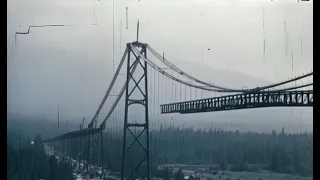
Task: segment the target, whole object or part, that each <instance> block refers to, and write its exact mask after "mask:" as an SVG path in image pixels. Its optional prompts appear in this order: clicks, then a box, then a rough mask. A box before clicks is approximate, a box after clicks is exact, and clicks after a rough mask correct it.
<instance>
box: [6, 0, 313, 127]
mask: <svg viewBox="0 0 320 180" xmlns="http://www.w3.org/2000/svg"><path fill="white" fill-rule="evenodd" d="M126 7H128V15H129V18H128V20H127V21H128V29H126ZM115 9H116V11H115V18H114V23H115V32H114V38H115V50H114V51H115V56H114V59H115V62H114V63H115V66H116V65H117V64H118V63H119V60H120V57H121V56H122V53H123V52H124V49H125V44H126V43H127V42H132V41H135V40H136V23H137V19H138V18H139V19H140V37H139V40H140V41H142V42H145V43H148V44H149V45H150V46H152V47H153V48H154V49H155V50H157V51H158V52H159V53H160V54H162V53H163V52H164V54H165V57H166V58H167V59H168V60H170V61H171V62H172V63H174V64H177V65H178V66H179V67H181V68H182V69H186V70H188V71H187V72H189V73H191V74H192V75H194V76H197V77H199V78H202V79H204V80H207V81H214V82H215V83H219V84H218V85H222V86H229V87H232V88H241V87H242V86H248V87H252V86H258V85H264V84H265V83H269V82H277V81H281V80H286V79H288V78H290V77H292V74H293V75H294V76H296V75H301V74H303V73H307V72H311V71H313V4H312V1H311V2H300V3H297V1H296V0H281V1H280V0H274V1H267V0H141V1H140V2H138V1H134V0H115ZM7 14H8V27H7V28H8V31H7V32H8V35H7V38H8V40H7V46H8V67H7V68H8V82H7V85H8V102H7V103H8V111H9V112H21V113H27V112H28V113H39V114H41V113H42V114H46V115H47V116H50V117H52V118H55V117H56V110H57V104H58V103H59V104H60V105H61V107H62V108H64V109H63V110H62V115H63V116H66V118H69V119H73V118H76V119H78V118H79V121H80V119H81V117H83V116H86V117H87V118H91V117H92V116H93V114H94V112H95V110H96V109H97V107H98V105H99V103H100V102H101V99H102V97H103V95H104V93H105V91H106V89H107V87H108V85H109V83H110V81H111V78H112V75H113V68H112V64H113V60H112V40H113V34H112V29H113V28H112V22H113V19H112V1H111V0H107V1H106V0H100V1H93V0H54V1H52V0H41V1H40V0H26V1H17V0H11V1H8V11H7ZM263 17H264V18H263ZM263 19H264V28H263ZM48 24H65V25H67V24H68V25H77V26H74V27H48V28H34V29H31V31H30V34H29V35H18V36H16V39H15V32H26V31H27V30H28V26H30V25H48ZM92 24H97V25H92ZM285 29H287V30H286V31H287V43H286V33H285ZM264 39H265V58H263V42H264ZM301 39H302V43H301ZM301 45H302V46H301ZM209 49H210V50H209ZM286 49H287V54H286ZM301 51H302V52H303V53H301ZM292 56H293V65H292ZM202 63H203V64H202ZM202 66H204V67H205V69H204V70H203V69H202ZM292 67H293V69H292ZM123 72H124V70H123ZM229 76H230V77H229ZM120 78H122V80H123V79H124V77H120ZM153 78H157V76H155V77H153ZM234 78H237V79H236V80H235V79H234ZM235 81H236V82H235ZM311 81H312V79H310V78H309V79H308V80H306V81H304V82H311ZM299 83H300V84H302V83H303V82H299ZM121 86H122V85H121V83H117V90H119V89H120V87H121ZM160 86H161V85H160ZM159 91H160V90H159ZM207 95H208V96H210V95H212V94H207ZM154 96H158V95H157V94H155V95H154ZM187 99H188V98H187ZM168 100H170V98H169V99H168ZM171 100H172V98H171ZM182 100H183V99H182ZM159 103H166V102H159ZM157 108H158V106H157ZM106 111H107V110H105V112H106ZM259 111H260V110H257V111H256V112H257V113H260V112H259ZM263 111H266V113H267V114H268V112H269V113H270V112H274V111H273V110H269V109H268V110H263ZM277 111H278V110H277ZM300 111H302V110H300V108H299V109H298V110H297V111H296V114H297V116H299V117H300ZM40 112H41V113H40ZM245 112H246V111H242V112H240V111H237V112H233V113H229V114H234V116H233V117H236V116H238V115H240V114H241V117H243V118H244V119H246V118H247V116H248V115H247V114H248V113H245ZM279 112H280V111H279ZM281 112H284V113H283V114H285V115H284V116H287V115H288V113H289V112H290V114H291V109H290V108H288V109H286V110H283V111H281ZM237 113H238V114H237ZM303 113H304V116H305V119H304V121H305V122H307V123H308V124H310V123H311V124H312V114H310V113H312V109H311V108H308V109H307V110H306V109H304V110H303ZM249 114H250V113H249ZM275 114H277V113H275ZM278 114H279V115H275V117H273V118H282V116H281V113H278ZM211 115H212V113H209V115H204V116H206V118H209V116H211ZM207 116H208V117H207ZM226 116H227V115H226ZM162 117H163V118H167V117H164V116H162ZM290 117H291V115H290ZM221 118H222V119H223V118H224V115H221ZM229 118H231V117H229ZM268 118H270V117H268Z"/></svg>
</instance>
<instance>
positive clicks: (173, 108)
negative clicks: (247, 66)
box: [160, 90, 313, 114]
mask: <svg viewBox="0 0 320 180" xmlns="http://www.w3.org/2000/svg"><path fill="white" fill-rule="evenodd" d="M295 106H301V107H305V106H313V90H306V91H279V92H261V93H247V94H236V95H229V96H222V97H214V98H209V99H199V100H194V101H186V102H178V103H172V104H163V105H160V107H161V113H163V114H164V113H181V114H183V113H198V112H209V111H226V110H236V109H249V108H261V107H295Z"/></svg>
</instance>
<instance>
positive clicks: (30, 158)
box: [7, 127, 313, 179]
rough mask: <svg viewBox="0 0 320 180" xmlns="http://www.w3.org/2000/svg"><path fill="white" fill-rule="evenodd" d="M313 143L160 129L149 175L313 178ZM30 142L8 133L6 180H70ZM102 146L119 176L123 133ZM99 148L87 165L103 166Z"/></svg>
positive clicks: (153, 139) (154, 135)
mask: <svg viewBox="0 0 320 180" xmlns="http://www.w3.org/2000/svg"><path fill="white" fill-rule="evenodd" d="M133 133H135V131H133ZM136 133H137V134H138V133H139V132H136ZM128 134H129V133H128ZM144 138H145V136H142V137H141V138H140V141H141V142H143V141H144V140H145V139H144ZM127 139H128V140H129V141H131V142H132V141H133V140H134V138H132V137H131V135H130V134H129V135H128V137H127ZM312 139H313V137H312V134H311V133H306V132H305V133H302V134H299V133H295V134H288V133H286V132H285V131H284V129H282V131H281V132H276V131H275V130H272V132H271V133H256V132H239V131H224V130H222V129H211V130H209V131H203V130H194V129H193V128H185V129H179V128H174V127H166V128H163V127H161V128H160V129H159V130H157V131H152V132H150V151H151V152H150V158H151V165H152V167H151V171H152V174H153V175H156V174H157V170H156V169H157V166H158V165H163V164H195V165H199V164H204V165H218V167H219V169H220V170H225V169H229V170H233V171H257V170H259V169H261V168H263V169H268V170H272V171H274V172H282V173H289V174H299V175H303V176H310V175H312V153H313V152H312V142H313V141H312ZM30 141H31V139H27V138H26V137H24V136H22V135H20V136H18V135H17V134H14V133H8V144H7V148H8V149H7V151H8V154H7V157H8V162H7V165H8V168H7V170H8V175H11V176H12V177H16V178H17V176H18V177H19V178H18V179H25V178H20V177H24V176H30V177H33V176H34V175H35V174H37V175H38V177H43V176H45V177H47V179H50V178H49V177H50V172H51V174H52V172H58V173H57V174H59V175H62V174H68V173H67V172H62V171H65V168H63V165H60V166H58V165H56V164H57V162H56V160H54V159H52V158H51V160H50V157H46V156H45V154H44V152H42V151H41V153H39V152H37V151H36V150H35V149H34V148H32V146H31V145H30ZM103 141H104V148H103V152H104V153H103V154H104V155H103V156H104V166H105V167H107V168H108V169H109V170H113V171H116V172H120V171H121V162H122V161H121V159H122V133H121V132H119V131H115V130H114V131H113V132H111V131H108V129H107V130H106V131H105V133H104V137H103ZM98 142H99V141H98ZM129 144H130V143H128V144H127V145H129ZM143 144H144V143H143ZM99 145H100V144H99V143H97V147H96V148H95V152H96V153H95V154H94V155H93V156H92V161H91V162H93V163H97V164H100V165H101V158H102V157H101V154H100V152H99V151H100V147H99ZM144 145H145V144H144ZM22 146H23V147H22ZM80 149H81V148H79V146H78V147H74V149H72V150H71V151H70V152H72V154H73V155H72V156H73V157H74V158H79V150H80ZM140 152H142V151H141V149H139V146H133V150H132V152H130V154H128V158H127V161H126V164H125V166H126V167H127V169H130V168H133V167H134V166H132V164H135V163H137V162H138V161H140V160H141V158H142V157H143V154H141V153H140ZM82 154H83V153H82ZM35 159H36V160H35ZM49 162H51V163H49ZM30 164H31V165H30ZM32 164H33V165H32ZM255 165H256V166H255ZM34 167H38V168H40V170H39V169H38V168H34ZM33 169H35V170H33ZM41 169H42V170H41ZM142 169H143V168H142ZM39 173H40V174H39ZM141 173H142V174H145V173H146V172H143V171H142V172H141ZM25 174H29V175H25ZM11 176H10V177H11ZM68 176H69V174H68ZM8 177H9V176H8ZM52 178H57V177H52ZM29 179H30V178H29ZM31 179H32V178H31ZM59 179H63V177H59Z"/></svg>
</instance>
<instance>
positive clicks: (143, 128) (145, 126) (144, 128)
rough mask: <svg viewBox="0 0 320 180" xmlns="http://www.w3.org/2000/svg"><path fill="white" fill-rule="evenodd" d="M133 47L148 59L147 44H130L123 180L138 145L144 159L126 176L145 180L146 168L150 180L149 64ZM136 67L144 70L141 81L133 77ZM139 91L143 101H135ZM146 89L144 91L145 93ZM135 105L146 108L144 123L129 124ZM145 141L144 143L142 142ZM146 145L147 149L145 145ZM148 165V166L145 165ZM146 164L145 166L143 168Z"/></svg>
mask: <svg viewBox="0 0 320 180" xmlns="http://www.w3.org/2000/svg"><path fill="white" fill-rule="evenodd" d="M131 45H132V46H134V47H135V48H137V49H140V52H141V54H142V55H143V56H144V57H145V58H147V47H146V44H142V43H139V42H138V41H137V42H133V43H128V44H127V48H128V55H127V78H126V79H127V81H126V94H125V117H124V127H123V149H122V167H121V180H124V177H125V173H126V172H127V171H128V170H129V168H128V169H127V167H126V163H127V159H128V154H129V153H128V151H129V150H130V149H133V148H132V146H133V145H134V144H138V147H139V149H140V151H142V153H143V158H142V159H141V161H140V162H139V163H138V164H137V165H136V166H135V167H133V168H131V169H130V170H129V174H128V175H126V177H127V179H128V180H131V179H136V177H137V176H140V177H141V178H142V179H145V177H143V175H142V174H141V173H140V172H141V171H140V170H142V167H144V168H146V169H143V171H144V172H147V180H150V161H149V114H148V76H147V67H148V66H147V62H145V61H143V60H141V59H140V56H139V55H136V54H135V53H134V52H133V51H132V48H131ZM130 55H134V57H135V58H133V59H132V60H131V57H130ZM135 66H140V67H141V68H142V71H143V73H142V77H141V78H140V79H138V80H137V79H135V78H134V77H133V74H134V71H133V72H131V70H132V69H134V68H135ZM130 80H132V81H133V83H134V85H133V88H132V89H131V90H130V89H129V82H130ZM141 82H144V83H143V84H144V87H143V88H141V87H140V86H139V84H140V83H141ZM136 89H138V92H139V94H141V95H142V96H143V98H142V99H133V98H132V93H133V92H134V90H136ZM143 89H144V91H143ZM133 104H139V105H142V106H143V108H144V121H143V123H141V124H140V123H131V124H130V123H128V119H129V117H128V111H129V106H130V105H133ZM132 128H138V129H139V132H140V133H138V135H137V134H134V133H133V132H132V130H131V129H132ZM128 132H129V134H128V135H130V134H131V135H132V136H133V138H134V141H133V142H132V143H131V144H130V145H128V144H127V142H128V139H127V133H128ZM142 136H144V137H145V138H142V139H143V140H139V137H142ZM142 141H144V142H142ZM144 144H146V147H145V145H144ZM145 163H146V164H145ZM143 164H145V165H144V166H142V165H143Z"/></svg>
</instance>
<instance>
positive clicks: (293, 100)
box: [43, 41, 313, 180]
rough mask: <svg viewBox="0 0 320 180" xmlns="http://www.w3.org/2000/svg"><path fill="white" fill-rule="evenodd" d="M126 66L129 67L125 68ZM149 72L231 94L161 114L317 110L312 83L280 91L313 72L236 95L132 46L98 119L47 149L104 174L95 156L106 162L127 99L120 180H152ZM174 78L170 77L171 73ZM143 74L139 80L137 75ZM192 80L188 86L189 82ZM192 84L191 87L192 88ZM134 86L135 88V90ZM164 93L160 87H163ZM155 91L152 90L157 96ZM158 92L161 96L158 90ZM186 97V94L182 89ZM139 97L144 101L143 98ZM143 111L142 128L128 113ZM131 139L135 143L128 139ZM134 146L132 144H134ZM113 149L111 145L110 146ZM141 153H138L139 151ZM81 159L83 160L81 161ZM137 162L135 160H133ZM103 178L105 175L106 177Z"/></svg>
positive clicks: (141, 45)
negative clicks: (111, 131)
mask: <svg viewBox="0 0 320 180" xmlns="http://www.w3.org/2000/svg"><path fill="white" fill-rule="evenodd" d="M149 53H151V55H152V56H154V57H156V61H157V63H156V62H154V61H152V60H151V59H150V58H149V57H148V55H149ZM125 62H126V63H125ZM158 64H161V65H165V66H166V68H161V66H160V65H158ZM122 67H125V69H126V73H125V76H126V78H125V82H124V84H123V85H122V88H121V89H120V91H119V92H118V94H117V95H116V98H115V100H114V102H113V104H112V106H111V107H110V108H109V111H108V113H106V116H105V117H104V119H103V120H102V122H101V123H100V125H99V126H98V124H97V121H98V116H99V114H104V113H101V110H102V108H103V106H104V105H105V103H106V100H107V99H108V98H109V97H111V96H114V95H111V92H112V88H113V87H114V85H115V83H116V81H117V80H118V77H119V74H120V71H121V68H122ZM148 68H151V69H153V70H154V71H156V72H158V73H160V74H161V75H163V76H164V77H165V78H167V79H171V80H172V81H173V82H175V83H177V84H180V85H185V86H188V87H190V88H194V89H200V90H201V91H207V92H220V93H228V95H224V96H220V97H213V98H204V99H196V100H191V101H181V102H174V103H168V104H161V105H160V107H159V108H160V112H161V113H162V114H168V113H180V114H188V113H204V112H214V111H230V110H240V109H252V108H268V107H312V106H313V90H312V89H309V90H301V89H302V88H306V87H310V86H312V85H313V83H309V84H303V85H299V86H294V87H291V88H278V87H280V86H282V85H284V84H289V83H292V82H295V81H298V80H301V79H304V78H307V77H310V76H312V75H313V72H311V73H308V74H305V75H301V76H298V77H295V78H292V79H289V80H286V81H282V82H278V83H274V84H270V85H266V86H260V87H254V88H248V89H234V88H228V87H223V86H218V85H214V84H212V83H208V82H205V81H202V80H200V79H198V78H196V77H194V76H192V75H190V74H188V73H187V72H185V71H183V70H181V69H179V68H178V67H177V66H176V65H174V64H172V63H171V62H170V61H168V60H167V59H166V58H165V57H164V56H162V55H160V54H159V53H157V51H155V50H154V49H153V48H152V47H151V46H149V45H148V44H145V43H141V42H138V41H136V42H132V43H128V44H127V45H126V50H125V52H124V54H123V56H122V59H121V60H120V63H119V65H118V68H117V70H116V71H115V74H114V76H113V79H112V81H111V83H110V85H109V87H108V89H107V92H106V93H105V95H104V97H103V99H102V101H101V103H100V105H99V107H98V109H97V111H96V113H95V114H94V116H93V117H92V119H91V121H90V122H89V124H88V126H87V127H86V128H82V127H81V126H80V129H79V130H76V131H72V132H68V133H65V134H62V135H59V136H57V137H53V138H51V139H47V140H45V141H43V143H44V144H46V145H47V146H48V147H50V148H52V149H54V151H56V152H58V153H59V154H65V156H69V157H75V158H78V159H80V160H82V161H85V162H86V165H85V166H86V168H87V169H88V166H89V165H88V164H89V163H91V164H97V165H100V166H102V171H104V166H105V164H104V161H103V160H102V161H98V162H97V161H94V160H93V155H94V153H95V152H97V151H96V150H97V148H98V149H100V150H99V153H100V158H101V159H103V158H104V157H103V154H104V153H103V152H104V151H106V150H105V149H103V148H104V147H105V146H104V145H103V143H104V141H103V138H102V137H103V136H102V133H103V131H104V130H105V129H106V124H107V121H108V119H110V116H111V115H112V113H113V112H114V110H115V108H116V107H117V105H118V104H119V102H120V101H121V98H122V97H124V98H125V100H124V102H125V104H124V124H123V136H122V144H123V145H122V162H121V173H120V175H121V180H124V179H148V180H149V179H151V174H150V173H151V172H150V164H151V158H150V148H149V132H150V131H149V128H150V123H149V116H150V115H149V113H150V112H149V106H150V98H149V94H148V92H150V89H149V88H148V82H149V81H150V80H149V81H148ZM169 71H170V72H173V73H174V74H173V73H170V72H169ZM137 74H140V77H139V78H137V77H136V75H137ZM184 79H187V80H184ZM191 82H192V83H191ZM130 83H131V84H130ZM158 88H160V87H158ZM155 90H156V89H155V88H153V91H155ZM157 91H162V89H158V90H157ZM180 91H181V89H180ZM138 97H139V98H138ZM135 104H137V105H139V108H140V107H141V108H140V110H141V113H139V114H143V117H142V118H141V119H142V120H143V122H139V123H138V122H132V121H131V119H132V117H130V116H129V107H130V106H132V105H135ZM133 128H136V129H137V128H138V129H139V130H140V131H139V132H138V133H137V132H133V130H132V129H133ZM129 135H131V137H129ZM130 141H132V142H130ZM134 145H136V146H137V147H140V153H138V154H135V155H134V156H137V157H139V158H141V159H139V160H138V161H137V163H136V164H128V158H130V156H129V155H130V153H132V152H130V150H131V149H134ZM106 146H108V144H106ZM135 152H137V151H135ZM79 155H80V156H79ZM131 157H132V156H131ZM102 174H103V172H102Z"/></svg>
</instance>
